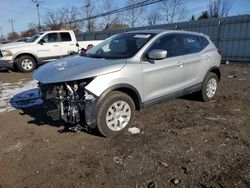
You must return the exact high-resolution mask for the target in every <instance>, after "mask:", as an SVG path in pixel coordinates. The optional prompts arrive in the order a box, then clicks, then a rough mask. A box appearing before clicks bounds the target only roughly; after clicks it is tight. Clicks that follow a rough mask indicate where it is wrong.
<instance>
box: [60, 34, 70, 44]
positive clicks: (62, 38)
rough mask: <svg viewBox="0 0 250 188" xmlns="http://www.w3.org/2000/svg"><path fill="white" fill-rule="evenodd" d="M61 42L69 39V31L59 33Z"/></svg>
mask: <svg viewBox="0 0 250 188" xmlns="http://www.w3.org/2000/svg"><path fill="white" fill-rule="evenodd" d="M60 34H61V40H62V42H65V41H71V36H70V34H69V33H60Z"/></svg>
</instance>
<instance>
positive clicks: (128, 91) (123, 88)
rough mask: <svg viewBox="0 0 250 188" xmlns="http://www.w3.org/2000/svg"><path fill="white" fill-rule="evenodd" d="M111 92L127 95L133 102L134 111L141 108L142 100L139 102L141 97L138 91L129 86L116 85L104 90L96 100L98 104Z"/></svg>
mask: <svg viewBox="0 0 250 188" xmlns="http://www.w3.org/2000/svg"><path fill="white" fill-rule="evenodd" d="M112 91H121V92H123V93H126V94H127V95H129V96H130V97H131V99H132V100H133V101H134V104H135V108H136V110H140V109H141V108H142V100H141V96H140V93H139V92H138V90H137V89H136V88H135V87H133V86H132V85H130V84H117V85H114V86H111V87H110V88H108V89H106V90H105V91H104V92H103V93H102V94H101V96H100V97H99V99H98V103H99V102H101V101H102V99H103V98H104V97H105V96H106V95H107V94H108V93H110V92H112Z"/></svg>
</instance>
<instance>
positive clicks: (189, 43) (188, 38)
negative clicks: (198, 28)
mask: <svg viewBox="0 0 250 188" xmlns="http://www.w3.org/2000/svg"><path fill="white" fill-rule="evenodd" d="M183 45H184V51H185V54H192V53H197V52H200V51H201V50H203V44H202V42H201V40H200V37H198V36H194V35H184V36H183Z"/></svg>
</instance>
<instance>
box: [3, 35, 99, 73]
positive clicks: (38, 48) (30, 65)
mask: <svg viewBox="0 0 250 188" xmlns="http://www.w3.org/2000/svg"><path fill="white" fill-rule="evenodd" d="M100 42H101V40H95V41H77V40H76V36H75V34H74V32H73V31H70V30H60V31H43V32H40V33H37V34H36V35H34V36H33V37H31V38H30V39H29V40H27V41H26V42H22V43H13V44H11V43H10V44H5V45H1V46H0V65H2V66H5V67H9V68H15V69H18V70H19V71H21V72H31V71H33V70H34V69H35V68H36V67H37V65H39V64H43V63H46V62H48V61H51V60H53V59H57V58H60V57H64V56H67V55H70V54H74V53H78V52H79V50H80V49H82V48H85V49H86V48H87V46H88V45H97V44H99V43H100Z"/></svg>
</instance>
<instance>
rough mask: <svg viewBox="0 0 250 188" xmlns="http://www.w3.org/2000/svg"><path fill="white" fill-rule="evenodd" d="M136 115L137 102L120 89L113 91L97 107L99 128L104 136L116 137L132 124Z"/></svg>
mask: <svg viewBox="0 0 250 188" xmlns="http://www.w3.org/2000/svg"><path fill="white" fill-rule="evenodd" d="M134 115H135V104H134V101H133V100H132V99H131V97H130V96H128V95H127V94H125V93H123V92H120V91H112V92H110V93H109V94H108V95H107V96H105V97H104V99H103V101H102V102H101V104H100V105H99V107H98V109H97V114H96V120H97V128H98V130H99V132H100V133H101V134H102V135H103V136H105V137H114V136H116V135H119V134H121V133H123V132H124V131H126V130H127V129H128V128H129V127H130V126H131V124H132V123H133V120H134Z"/></svg>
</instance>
